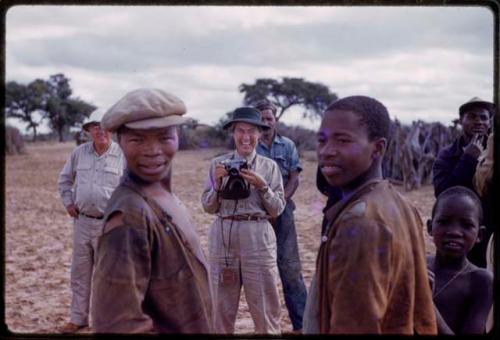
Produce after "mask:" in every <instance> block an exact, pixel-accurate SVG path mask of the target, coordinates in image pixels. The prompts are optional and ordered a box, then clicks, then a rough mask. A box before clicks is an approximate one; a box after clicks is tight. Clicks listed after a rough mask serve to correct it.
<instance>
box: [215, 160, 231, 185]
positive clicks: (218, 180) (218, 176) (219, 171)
mask: <svg viewBox="0 0 500 340" xmlns="http://www.w3.org/2000/svg"><path fill="white" fill-rule="evenodd" d="M227 175H228V172H227V170H226V168H225V167H224V165H222V164H217V165H216V166H215V183H214V189H215V190H219V188H220V186H221V185H222V178H223V177H224V176H227Z"/></svg>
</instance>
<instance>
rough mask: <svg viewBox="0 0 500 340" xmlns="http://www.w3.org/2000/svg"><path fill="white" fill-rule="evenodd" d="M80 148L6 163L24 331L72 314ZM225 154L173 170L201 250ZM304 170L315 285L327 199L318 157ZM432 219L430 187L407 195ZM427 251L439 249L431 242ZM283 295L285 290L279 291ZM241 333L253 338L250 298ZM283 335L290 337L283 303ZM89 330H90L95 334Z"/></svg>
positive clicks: (14, 305)
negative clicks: (66, 189)
mask: <svg viewBox="0 0 500 340" xmlns="http://www.w3.org/2000/svg"><path fill="white" fill-rule="evenodd" d="M73 148H74V143H63V144H59V143H37V144H28V145H27V154H25V155H16V156H8V157H7V158H6V182H5V183H6V196H5V206H6V228H5V232H6V242H5V245H6V258H5V320H6V323H7V326H8V328H9V330H11V331H12V332H18V333H56V332H57V331H56V329H57V327H59V326H62V325H63V324H64V323H65V322H66V321H67V320H68V315H69V304H70V294H71V292H70V287H69V269H70V262H71V250H72V221H71V218H70V217H69V216H68V215H67V214H66V212H65V209H64V208H63V206H62V204H61V201H60V199H59V194H58V192H57V185H56V183H57V177H58V174H59V171H60V170H61V169H62V167H63V165H64V162H65V161H66V159H67V157H68V156H69V153H70V152H71V150H72V149H73ZM220 152H221V150H200V151H182V152H179V153H178V154H177V156H176V159H175V164H174V182H173V183H174V191H175V192H176V193H177V195H178V196H179V197H180V198H181V200H182V201H183V202H184V203H185V204H186V206H187V207H188V208H189V209H190V211H191V212H192V215H193V218H194V220H195V222H196V223H197V225H198V232H199V235H200V238H201V241H202V245H203V247H204V248H205V250H206V249H207V248H206V246H207V244H206V243H207V229H208V226H209V225H210V223H211V222H212V221H213V219H214V216H212V215H208V214H206V213H205V212H204V211H203V209H202V207H201V203H200V195H201V191H202V187H203V183H204V180H205V177H206V174H207V170H208V167H209V162H210V159H211V158H212V157H213V156H214V155H215V154H217V153H220ZM301 161H302V165H303V167H304V171H303V173H302V175H301V184H300V186H299V189H298V190H297V193H296V195H295V197H294V200H295V202H296V205H297V209H296V211H295V219H296V225H297V233H298V241H299V250H300V256H301V260H302V267H303V275H304V279H305V281H306V286H307V287H309V283H310V280H311V275H312V274H313V271H314V263H315V259H316V252H317V249H318V245H319V236H320V223H321V219H322V216H321V209H322V208H323V205H324V203H325V198H324V197H323V196H322V195H321V194H320V193H319V192H318V191H317V190H316V185H315V173H316V162H315V156H314V154H313V153H305V154H303V155H302V156H301ZM406 195H407V196H408V197H409V199H410V200H411V201H412V202H413V203H414V204H415V205H416V206H417V208H418V209H419V210H420V212H421V214H422V217H423V218H424V219H427V218H428V217H429V214H430V209H431V207H432V204H433V202H434V197H433V193H432V188H431V187H424V188H422V189H420V190H418V191H413V192H410V193H406ZM427 247H428V251H432V250H433V249H432V245H431V243H430V242H427ZM280 290H281V288H280ZM241 300H242V301H241V302H240V309H239V313H238V317H237V322H236V330H237V333H239V334H241V333H252V332H253V322H252V320H251V317H250V314H249V311H248V307H247V305H246V302H245V299H244V294H242V298H241ZM281 315H282V319H281V325H282V331H284V332H288V331H291V325H290V322H289V320H288V312H287V310H286V307H285V304H284V300H283V298H282V314H281ZM88 331H89V330H88V329H87V330H85V331H84V332H88Z"/></svg>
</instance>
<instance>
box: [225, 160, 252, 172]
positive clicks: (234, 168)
mask: <svg viewBox="0 0 500 340" xmlns="http://www.w3.org/2000/svg"><path fill="white" fill-rule="evenodd" d="M221 164H222V165H224V168H225V169H226V171H227V172H228V173H229V176H238V175H239V174H240V170H241V169H248V163H247V161H246V159H244V160H238V159H225V160H223V161H222V162H221Z"/></svg>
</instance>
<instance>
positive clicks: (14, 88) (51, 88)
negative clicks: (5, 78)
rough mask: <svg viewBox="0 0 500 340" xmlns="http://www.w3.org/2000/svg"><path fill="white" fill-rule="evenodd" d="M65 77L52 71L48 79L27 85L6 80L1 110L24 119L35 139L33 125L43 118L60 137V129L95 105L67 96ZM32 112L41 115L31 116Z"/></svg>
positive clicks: (62, 131)
mask: <svg viewBox="0 0 500 340" xmlns="http://www.w3.org/2000/svg"><path fill="white" fill-rule="evenodd" d="M72 93H73V91H72V90H71V86H70V85H69V79H68V78H66V76H65V75H64V74H61V73H59V74H54V75H52V76H50V77H49V80H42V79H36V80H34V81H33V82H31V83H29V84H28V85H23V84H18V83H16V82H14V81H11V82H8V83H7V85H6V88H5V98H6V105H5V112H6V115H7V116H8V117H13V118H19V119H21V120H22V121H24V122H27V123H28V127H27V130H29V129H32V130H33V141H36V136H37V127H38V126H39V125H40V124H41V122H42V121H43V120H44V119H48V120H49V126H50V127H51V128H52V129H53V130H55V131H56V132H57V134H58V135H59V141H60V142H62V141H63V140H64V132H65V131H67V130H69V128H71V127H72V126H75V125H77V124H79V123H82V122H83V120H84V119H85V117H88V116H89V115H90V113H92V111H94V110H95V109H96V107H95V106H94V105H92V104H89V103H87V102H85V101H83V100H81V99H79V98H71V94H72ZM35 113H39V114H40V116H41V118H40V119H39V120H38V121H37V120H35V116H34V114H35Z"/></svg>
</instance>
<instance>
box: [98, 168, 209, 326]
mask: <svg viewBox="0 0 500 340" xmlns="http://www.w3.org/2000/svg"><path fill="white" fill-rule="evenodd" d="M117 211H120V212H121V213H122V214H123V215H122V217H123V225H120V226H117V227H114V228H113V229H110V230H106V227H105V229H104V233H103V235H102V236H101V238H100V239H99V244H98V250H97V263H96V268H95V272H94V277H93V288H92V289H93V290H92V319H93V326H94V331H95V332H97V333H108V332H110V333H156V332H160V333H203V334H207V333H211V332H212V331H213V328H212V327H213V317H212V298H211V289H210V282H209V273H208V265H207V262H206V259H205V256H204V254H203V251H202V248H201V245H200V243H199V241H198V239H197V238H195V239H194V240H193V238H192V237H186V235H187V233H184V232H183V229H185V228H192V226H185V225H183V226H179V225H176V224H174V223H173V221H172V219H171V217H170V216H169V214H168V211H164V210H162V209H161V208H160V206H159V205H157V204H156V203H155V202H154V201H153V200H151V199H148V198H147V197H146V196H145V195H144V193H143V192H142V191H141V187H140V185H138V183H137V182H136V180H134V179H133V177H131V175H130V174H129V175H127V177H125V178H124V181H123V182H122V183H121V184H120V185H119V186H118V187H117V189H116V190H115V192H114V193H113V195H112V197H111V199H110V201H109V204H108V207H107V208H106V212H105V219H108V218H109V216H111V215H112V214H113V213H114V212H117Z"/></svg>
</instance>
